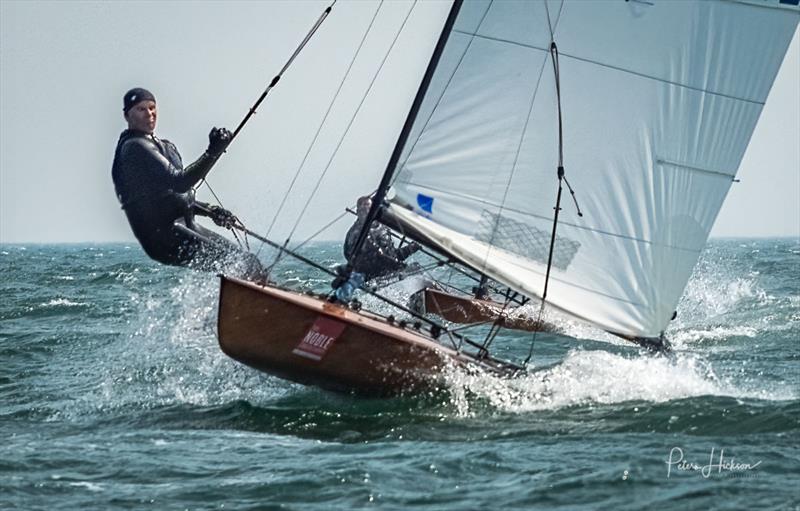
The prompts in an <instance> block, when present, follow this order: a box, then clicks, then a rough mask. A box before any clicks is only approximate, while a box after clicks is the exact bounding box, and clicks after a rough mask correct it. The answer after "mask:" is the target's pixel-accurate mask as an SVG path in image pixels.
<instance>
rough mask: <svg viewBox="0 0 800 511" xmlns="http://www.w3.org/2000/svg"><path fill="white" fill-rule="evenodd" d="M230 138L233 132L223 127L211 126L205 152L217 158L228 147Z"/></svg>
mask: <svg viewBox="0 0 800 511" xmlns="http://www.w3.org/2000/svg"><path fill="white" fill-rule="evenodd" d="M232 138H233V134H231V132H230V131H228V130H226V129H225V128H211V132H210V133H209V134H208V149H206V152H207V153H208V155H209V156H213V157H215V158H218V157H219V156H220V155H221V154H222V153H224V152H225V149H227V148H228V144H230V143H231V139H232Z"/></svg>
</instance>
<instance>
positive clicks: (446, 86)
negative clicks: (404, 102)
mask: <svg viewBox="0 0 800 511" xmlns="http://www.w3.org/2000/svg"><path fill="white" fill-rule="evenodd" d="M492 4H494V0H491V1H490V2H489V3H488V4H487V6H486V10H485V11H484V12H483V16H481V19H480V21H479V22H478V26H477V27H476V28H475V31H474V32H473V33H472V34H470V38H469V42H468V43H467V45H466V46H465V47H464V51H463V52H462V53H461V57H459V59H458V63H457V64H456V65H455V67H454V68H453V72H452V73H451V74H450V77H449V78H448V79H447V83H446V84H445V85H444V87H442V93H441V94H439V97H438V98H436V103H435V104H434V105H433V108H432V109H431V112H430V114H428V118H427V119H425V122H424V123H423V125H422V129H420V130H419V134H418V135H417V138H416V139H415V140H414V143H413V144H411V148H410V149H409V150H408V151H407V152H406V157H405V159H404V160H403V163H401V164H400V165H398V166H397V168H398V169H402V168H403V167H405V166H406V164H407V163H408V159H409V158H410V157H411V154H412V153H413V152H414V148H415V147H416V146H417V143H418V142H419V140H420V138H422V134H423V133H425V129H426V128H427V127H428V124H429V123H430V122H431V119H432V118H433V114H435V113H436V109H437V108H439V104H440V103H441V102H442V98H443V97H444V94H445V92H447V88H448V87H449V86H450V83H451V82H452V81H453V77H455V75H456V73H457V72H458V69H459V68H460V67H461V63H462V62H463V61H464V57H465V56H466V55H467V52H468V51H469V49H470V47H471V46H472V42H473V41H474V40H475V36H476V35H477V34H478V31H480V29H481V26H482V25H483V20H485V19H486V15H487V14H489V10H490V9H491V8H492ZM399 175H400V173H399V172H395V174H394V179H392V184H394V182H395V181H396V180H397V178H398V176H399Z"/></svg>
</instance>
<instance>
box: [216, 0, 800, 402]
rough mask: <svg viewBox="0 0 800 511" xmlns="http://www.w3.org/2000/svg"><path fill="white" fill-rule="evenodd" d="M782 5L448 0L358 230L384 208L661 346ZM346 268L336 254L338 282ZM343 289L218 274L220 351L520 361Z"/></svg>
mask: <svg viewBox="0 0 800 511" xmlns="http://www.w3.org/2000/svg"><path fill="white" fill-rule="evenodd" d="M797 4H798V0H720V1H703V2H700V1H698V2H693V1H686V2H675V1H668V0H647V1H645V0H630V1H627V0H619V1H613V0H609V1H598V2H585V1H568V0H564V1H491V0H476V1H470V2H464V3H462V2H461V1H455V2H454V3H453V4H452V7H451V8H450V9H449V11H448V12H446V13H445V14H446V16H444V17H443V19H442V22H441V24H440V25H439V26H438V28H437V30H436V33H434V34H429V35H428V36H429V38H430V41H431V45H430V50H429V52H428V53H427V54H425V55H420V56H419V58H420V59H427V60H428V62H429V63H428V65H427V68H426V69H425V73H424V75H423V76H421V77H420V80H419V83H420V85H419V88H418V90H417V92H416V95H415V96H414V98H413V102H411V103H410V105H411V106H410V108H409V110H408V115H407V117H406V120H405V123H404V124H403V126H402V130H401V131H400V135H399V137H398V140H397V143H396V144H395V147H394V150H393V152H392V154H391V155H390V156H389V158H388V164H387V165H386V171H385V173H384V175H383V178H382V180H381V182H380V184H379V185H378V187H377V190H376V191H375V194H374V200H373V203H372V208H371V210H370V213H369V216H368V221H367V222H365V228H364V231H362V233H361V236H360V238H359V243H358V244H357V246H358V247H359V249H360V248H361V247H362V246H363V242H364V238H365V236H366V229H368V228H369V225H370V224H371V222H373V221H381V222H384V223H385V224H386V225H390V226H392V227H393V228H394V229H396V230H397V231H398V232H399V233H400V234H401V235H402V236H411V237H413V239H416V240H418V241H419V242H421V243H423V244H424V245H425V246H426V247H429V248H430V249H432V250H434V251H436V252H438V253H441V254H445V255H446V256H447V258H448V262H449V263H450V264H456V265H461V266H463V267H464V268H467V269H469V270H471V271H474V272H475V273H476V274H478V275H481V276H485V277H487V278H490V279H492V280H494V281H496V282H498V283H500V284H501V285H503V286H505V287H507V288H508V291H509V292H513V293H516V294H518V295H520V296H523V297H528V298H532V299H537V300H538V301H539V302H540V303H541V304H542V306H541V309H540V311H543V310H544V307H545V306H546V307H548V308H550V309H555V310H558V311H560V312H562V313H565V314H567V315H569V316H571V317H573V318H577V319H579V320H582V321H585V322H587V323H589V324H591V325H594V326H597V327H599V328H601V329H603V330H605V331H607V332H610V333H613V334H615V335H617V336H619V337H621V338H625V339H629V340H631V341H634V342H636V343H638V344H640V345H644V346H649V347H653V348H655V349H663V348H664V347H665V340H664V332H665V330H666V329H667V326H668V323H669V321H670V320H671V318H673V316H674V311H675V309H676V306H677V303H678V300H679V299H680V297H681V294H682V293H683V291H684V288H685V287H686V284H687V282H688V279H689V277H690V275H691V272H692V269H693V267H694V265H695V263H696V262H697V259H698V257H699V255H700V253H701V251H702V250H703V247H704V245H705V243H706V240H707V238H708V235H709V231H710V229H711V227H712V225H713V223H714V220H715V218H716V216H717V213H718V212H719V210H720V208H721V206H722V202H723V200H724V198H725V195H726V194H727V192H728V189H729V187H730V185H731V183H732V182H733V181H734V179H735V175H736V171H737V169H738V167H739V164H740V162H741V160H742V156H743V154H744V152H745V149H746V147H747V144H748V142H749V139H750V136H751V134H752V133H753V130H754V128H755V125H756V122H757V120H758V117H759V115H760V112H761V110H762V107H763V105H764V103H765V101H766V98H767V95H768V93H769V90H770V88H771V86H772V83H773V81H774V79H775V76H776V74H777V71H778V69H779V67H780V65H781V62H782V59H783V56H784V54H785V52H786V49H787V47H788V45H789V42H790V40H791V38H792V35H793V33H794V32H795V29H796V27H797V24H798V19H799V18H800V8H798V5H797ZM376 5H377V4H376ZM381 5H382V4H381ZM410 5H411V6H410V9H412V10H413V9H414V8H416V7H418V5H417V4H416V2H415V3H413V4H410ZM377 8H378V10H380V6H379V5H378V6H377ZM328 12H330V8H329V9H328ZM293 58H294V56H293ZM262 98H263V96H262ZM401 100H403V98H398V101H401ZM568 178H569V180H570V181H568V180H567V179H568ZM570 185H571V186H570ZM564 186H566V190H565V189H564ZM562 192H569V193H570V194H571V197H570V198H567V199H566V200H565V201H564V202H563V203H562V200H561V199H562ZM353 202H355V197H353ZM579 203H580V208H579V206H578V204H579ZM251 234H254V233H251ZM267 241H268V240H267ZM282 248H283V247H282ZM283 252H287V253H290V255H294V256H297V254H294V253H291V251H288V250H284V251H283ZM356 252H357V253H358V249H357V250H356ZM323 269H324V268H323ZM352 276H353V271H352V267H347V268H346V271H345V272H344V277H343V278H342V275H339V277H340V278H339V279H338V280H337V286H339V288H340V289H342V288H341V286H343V285H347V284H348V283H352V282H353V281H352V280H351V279H352ZM343 296H344V298H341V297H340V298H339V299H336V298H334V296H333V295H331V296H327V295H307V294H303V293H300V292H297V291H292V290H290V289H286V288H283V287H281V286H279V285H274V284H256V283H252V282H245V281H242V280H238V279H235V278H230V277H226V276H223V277H222V280H221V291H220V304H219V341H220V345H221V347H222V350H223V351H224V352H225V353H226V354H228V355H229V356H231V357H232V358H234V359H236V360H238V361H240V362H242V363H244V364H247V365H249V366H252V367H254V368H256V369H259V370H262V371H266V372H268V373H271V374H274V375H277V376H279V377H282V378H286V379H288V380H292V381H296V382H300V383H305V384H312V385H318V386H320V387H323V388H326V389H331V390H336V391H346V392H350V391H353V392H358V393H364V394H376V395H387V394H397V393H402V392H418V391H420V390H422V389H428V388H434V387H437V386H439V385H440V384H441V383H442V381H441V375H442V371H443V369H444V368H445V367H446V366H449V365H456V366H466V367H477V368H482V369H486V370H491V371H495V372H500V373H505V374H510V373H514V372H516V371H519V370H520V369H521V368H522V366H524V365H525V364H524V363H523V364H521V365H520V364H514V363H510V362H503V361H500V360H497V359H495V358H493V357H492V356H491V355H490V353H489V350H488V348H489V344H490V342H491V335H488V336H487V338H486V340H485V341H484V342H477V341H472V340H470V339H467V338H465V337H461V336H458V335H457V334H456V333H454V332H453V331H451V330H448V326H447V325H441V324H438V323H436V322H435V321H432V320H431V319H430V317H428V316H425V315H423V316H420V317H417V318H414V316H413V312H412V311H409V310H407V309H404V308H403V307H402V306H398V308H399V309H401V310H402V311H403V312H404V313H406V314H408V315H409V316H408V317H411V318H413V319H411V320H403V321H400V320H398V319H397V317H395V316H393V315H390V316H385V315H379V314H376V313H372V312H368V311H365V310H361V304H360V302H358V301H356V300H352V299H351V297H350V296H349V293H344V294H343ZM394 305H397V304H394ZM446 317H447V316H445V318H446ZM539 319H540V320H541V313H540V316H539ZM502 326H503V325H502V324H500V322H495V324H494V325H493V328H492V331H493V332H495V333H496V329H497V328H502ZM495 327H496V328H495ZM526 362H527V360H526Z"/></svg>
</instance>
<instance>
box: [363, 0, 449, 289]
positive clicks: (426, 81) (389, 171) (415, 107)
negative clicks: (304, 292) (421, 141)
mask: <svg viewBox="0 0 800 511" xmlns="http://www.w3.org/2000/svg"><path fill="white" fill-rule="evenodd" d="M462 3H463V0H454V1H453V6H452V7H451V8H450V13H449V14H448V15H447V20H445V23H444V26H443V27H442V33H441V34H440V35H439V40H438V41H437V43H436V47H435V48H434V50H433V55H432V56H431V60H430V62H428V67H427V69H426V70H425V75H424V76H423V77H422V82H421V83H420V85H419V89H418V90H417V95H416V96H415V97H414V103H413V104H412V105H411V110H409V112H408V117H407V118H406V122H405V124H403V129H402V131H401V132H400V137H399V138H398V139H397V143H396V144H395V146H394V151H392V156H391V158H389V162H388V163H387V164H386V170H385V171H384V173H383V178H382V179H381V182H380V184H379V185H378V189H377V191H376V192H375V197H373V199H372V205H371V206H370V208H369V213H367V219H366V221H365V222H364V225H363V227H362V228H361V232H360V233H359V234H358V241H357V242H356V245H355V247H354V249H353V253H354V254H355V258H356V259H357V258H358V257H359V256H360V253H361V248H362V247H363V246H364V242H365V241H366V239H367V233H369V229H370V225H371V224H372V222H373V221H374V220H375V219H376V218H377V217H378V213H379V211H380V208H381V205H382V203H383V199H384V198H385V197H386V190H387V189H388V188H389V183H390V182H391V180H392V175H393V174H394V171H395V168H396V167H397V162H398V161H399V160H400V154H401V153H402V151H403V147H404V146H405V144H406V140H407V139H408V135H409V134H410V133H411V128H412V126H413V125H414V120H415V119H416V118H417V113H418V112H419V109H420V106H421V105H422V101H423V100H424V99H425V93H426V92H427V91H428V85H430V82H431V78H432V77H433V73H434V71H436V66H437V65H438V64H439V57H441V55H442V51H443V50H444V47H445V45H446V44H447V39H448V37H449V36H450V32H451V30H452V29H453V25H454V24H455V21H456V17H458V13H459V11H460V10H461V4H462ZM350 271H352V267H351V265H348V273H350Z"/></svg>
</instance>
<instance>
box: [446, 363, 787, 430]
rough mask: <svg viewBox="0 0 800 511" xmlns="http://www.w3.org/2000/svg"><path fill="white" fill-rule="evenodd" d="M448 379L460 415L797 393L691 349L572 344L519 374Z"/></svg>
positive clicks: (455, 373)
mask: <svg viewBox="0 0 800 511" xmlns="http://www.w3.org/2000/svg"><path fill="white" fill-rule="evenodd" d="M447 381H448V388H449V391H450V393H451V396H452V398H451V400H452V404H454V405H455V406H456V408H457V410H458V413H459V414H460V415H470V414H471V408H472V406H473V405H475V404H477V403H480V402H483V403H488V404H489V405H490V406H491V407H492V408H495V409H498V410H500V411H503V412H512V413H525V412H530V411H537V410H556V409H561V408H567V407H572V406H587V405H593V404H615V403H623V402H627V401H645V402H651V403H663V402H666V401H672V400H678V399H684V398H690V397H697V396H726V397H733V398H738V399H744V398H753V399H768V400H787V399H796V398H797V396H796V393H795V392H793V391H791V390H790V389H788V388H784V389H770V390H766V389H763V388H762V389H748V388H746V386H747V384H748V383H751V382H737V381H733V380H731V379H727V378H721V377H720V376H718V375H717V374H716V372H715V371H714V369H713V368H712V367H711V365H710V364H708V363H707V362H706V361H704V360H703V359H702V358H701V357H699V356H695V355H688V354H684V355H679V356H676V357H666V356H650V355H643V356H632V357H631V356H623V355H618V354H613V353H608V352H605V351H582V350H573V351H570V352H568V353H567V355H566V356H565V358H564V360H563V362H561V363H559V364H557V365H555V366H551V367H546V368H540V369H536V368H533V369H531V370H530V372H529V373H528V374H527V375H524V376H521V377H517V378H501V377H498V376H496V375H493V374H489V373H484V372H470V371H467V370H464V369H457V368H452V369H451V370H449V371H448V374H447ZM761 384H762V385H763V382H761Z"/></svg>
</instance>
